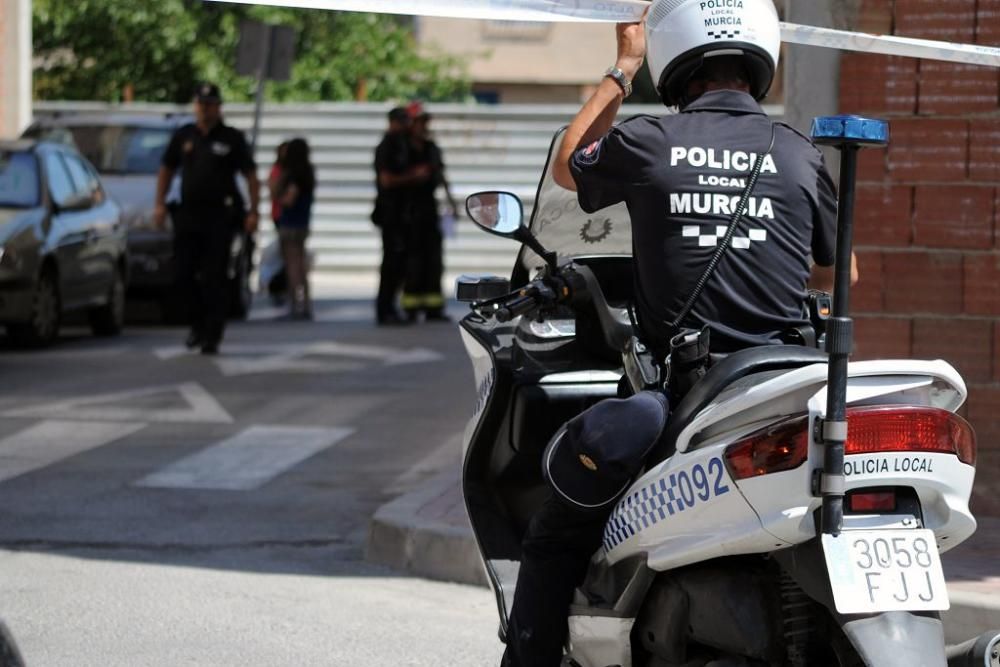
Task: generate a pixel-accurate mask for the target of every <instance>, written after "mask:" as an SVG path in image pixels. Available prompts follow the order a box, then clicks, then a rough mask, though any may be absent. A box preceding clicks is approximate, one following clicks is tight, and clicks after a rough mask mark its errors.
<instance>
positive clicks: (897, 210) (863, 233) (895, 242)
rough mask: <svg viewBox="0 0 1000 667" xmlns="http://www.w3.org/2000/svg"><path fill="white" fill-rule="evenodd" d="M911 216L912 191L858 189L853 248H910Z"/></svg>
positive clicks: (864, 186) (864, 187)
mask: <svg viewBox="0 0 1000 667" xmlns="http://www.w3.org/2000/svg"><path fill="white" fill-rule="evenodd" d="M912 214H913V188H912V187H907V186H902V185H898V186H889V185H880V186H875V185H862V186H860V187H859V188H858V189H857V201H856V202H855V205H854V243H855V245H876V246H908V245H910V244H911V242H912V241H913V228H912V224H911V219H912Z"/></svg>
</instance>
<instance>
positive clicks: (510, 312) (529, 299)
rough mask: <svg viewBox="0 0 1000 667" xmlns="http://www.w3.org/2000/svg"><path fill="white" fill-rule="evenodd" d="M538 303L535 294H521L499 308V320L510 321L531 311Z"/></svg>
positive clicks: (497, 316) (497, 313)
mask: <svg viewBox="0 0 1000 667" xmlns="http://www.w3.org/2000/svg"><path fill="white" fill-rule="evenodd" d="M537 304H538V302H537V301H536V300H535V297H533V296H519V297H518V298H516V299H514V300H513V301H511V302H509V303H507V305H505V306H504V307H502V308H499V309H498V310H497V312H496V318H497V322H510V321H511V320H512V319H514V318H515V317H518V316H519V315H524V314H525V313H527V312H529V311H531V310H532V309H533V308H534V307H535V306H536V305H537Z"/></svg>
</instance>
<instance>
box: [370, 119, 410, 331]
mask: <svg viewBox="0 0 1000 667" xmlns="http://www.w3.org/2000/svg"><path fill="white" fill-rule="evenodd" d="M408 143H409V142H408V141H407V138H406V134H405V133H403V132H399V133H386V135H385V136H384V137H382V141H381V142H379V145H378V147H377V148H376V149H375V187H376V189H377V192H378V194H377V195H376V198H375V210H374V212H373V213H372V222H374V223H375V225H376V226H377V227H379V228H380V229H381V231H382V266H381V268H380V273H379V287H378V296H377V297H376V300H375V316H376V319H377V321H378V322H379V323H380V324H381V323H386V322H393V321H395V320H397V319H399V318H400V316H399V314H398V312H397V310H396V294H397V293H398V292H399V290H400V289H401V288H402V287H403V281H404V279H405V277H406V269H407V241H408V238H407V236H408V234H409V223H410V209H409V207H410V199H411V198H410V194H411V192H410V190H411V188H409V187H397V188H383V187H382V186H381V184H379V178H378V175H379V173H381V172H383V171H388V172H389V173H391V174H394V175H397V176H399V175H402V174H404V173H405V172H406V171H407V169H408V168H409V167H410V158H409V145H408Z"/></svg>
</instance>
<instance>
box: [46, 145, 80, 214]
mask: <svg viewBox="0 0 1000 667" xmlns="http://www.w3.org/2000/svg"><path fill="white" fill-rule="evenodd" d="M45 180H46V181H48V184H49V193H50V194H51V195H52V201H53V202H54V203H55V205H56V206H65V205H66V204H67V203H69V201H70V200H71V199H72V198H73V195H74V194H75V192H76V186H75V185H73V181H72V179H70V177H69V172H68V171H66V165H65V164H63V160H62V158H61V157H60V156H58V155H55V154H52V155H46V156H45Z"/></svg>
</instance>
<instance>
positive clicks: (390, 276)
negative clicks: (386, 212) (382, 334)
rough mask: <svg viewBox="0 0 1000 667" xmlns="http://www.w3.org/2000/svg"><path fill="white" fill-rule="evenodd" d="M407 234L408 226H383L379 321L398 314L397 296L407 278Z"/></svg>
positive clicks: (391, 224) (393, 224)
mask: <svg viewBox="0 0 1000 667" xmlns="http://www.w3.org/2000/svg"><path fill="white" fill-rule="evenodd" d="M407 234H408V229H407V226H406V225H404V224H402V223H400V222H393V223H388V222H387V223H384V224H383V225H382V267H381V270H380V272H379V284H378V296H377V297H376V300H375V315H376V316H377V317H378V319H379V320H383V319H386V318H392V317H393V316H395V315H397V314H398V313H397V310H396V295H397V294H399V291H400V290H401V289H402V288H403V280H404V279H405V278H406V257H407V241H408V239H407Z"/></svg>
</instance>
